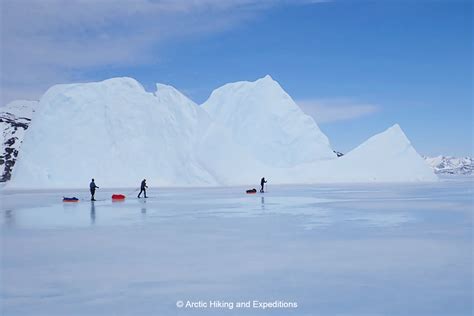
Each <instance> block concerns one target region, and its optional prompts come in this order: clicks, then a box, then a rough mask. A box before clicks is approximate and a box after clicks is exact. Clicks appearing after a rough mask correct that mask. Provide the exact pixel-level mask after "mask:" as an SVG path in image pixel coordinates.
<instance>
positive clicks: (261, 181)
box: [260, 177, 267, 193]
mask: <svg viewBox="0 0 474 316" xmlns="http://www.w3.org/2000/svg"><path fill="white" fill-rule="evenodd" d="M265 183H267V181H266V180H265V177H263V178H262V180H260V186H261V188H260V193H263V192H265V191H263V186H264V185H265Z"/></svg>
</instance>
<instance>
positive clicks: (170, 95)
mask: <svg viewBox="0 0 474 316" xmlns="http://www.w3.org/2000/svg"><path fill="white" fill-rule="evenodd" d="M154 95H155V96H156V97H157V98H158V100H159V101H160V102H165V103H166V102H168V103H175V102H178V103H180V104H186V105H189V106H193V107H194V106H198V105H197V104H196V103H195V102H194V101H192V100H191V99H189V98H188V97H187V96H185V95H184V94H183V93H182V92H181V91H179V90H178V89H176V88H175V87H173V86H170V85H166V84H162V83H157V84H156V91H155V93H154Z"/></svg>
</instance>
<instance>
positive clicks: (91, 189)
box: [89, 179, 99, 201]
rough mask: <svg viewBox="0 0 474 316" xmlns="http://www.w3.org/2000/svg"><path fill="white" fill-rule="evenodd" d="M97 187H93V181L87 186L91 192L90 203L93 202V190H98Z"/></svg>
mask: <svg viewBox="0 0 474 316" xmlns="http://www.w3.org/2000/svg"><path fill="white" fill-rule="evenodd" d="M98 188H99V187H98V186H96V185H95V182H94V179H92V181H91V183H90V184H89V189H90V191H91V201H95V197H94V195H95V189H98Z"/></svg>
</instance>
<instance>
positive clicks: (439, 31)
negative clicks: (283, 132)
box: [1, 0, 473, 155]
mask: <svg viewBox="0 0 474 316" xmlns="http://www.w3.org/2000/svg"><path fill="white" fill-rule="evenodd" d="M472 53H473V51H472V2H471V1H468V0H465V1H460V0H453V1H442V0H439V1H431V0H419V1H417V0H413V1H408V0H399V1H397V0H393V1H390V0H385V1H383V0H380V1H357V0H354V1H350V0H346V1H345V0H339V1H338V0H334V1H308V0H306V1H305V0H302V1H284V0H280V1H279V0H274V1H272V0H267V1H254V0H236V1H225V0H224V1H216V0H203V1H194V2H193V1H180V0H177V1H147V0H137V1H131V0H130V1H128V0H117V1H112V0H108V1H101V2H98V1H75V0H73V1H68V5H65V4H64V1H62V0H46V1H28V0H23V1H22V0H20V1H12V0H5V1H2V75H1V76H2V77H1V83H2V102H3V103H6V102H8V101H10V100H12V99H19V98H30V99H31V98H32V99H37V98H38V97H39V96H40V95H41V94H42V93H43V92H44V91H45V89H47V88H48V87H49V86H50V85H52V84H54V83H63V82H74V81H92V80H101V79H106V78H109V77H115V76H131V77H134V78H136V79H137V80H139V81H140V82H141V83H142V84H143V85H144V86H145V87H146V88H147V89H149V90H152V89H153V86H154V83H155V82H161V83H167V84H171V85H173V86H175V87H177V88H178V89H180V90H181V91H183V92H184V93H185V94H187V95H188V96H189V97H191V98H192V99H193V100H194V101H196V102H198V103H201V102H203V101H204V100H205V99H206V98H207V97H208V96H209V94H210V92H211V91H212V90H213V89H215V88H217V87H218V86H220V85H222V84H224V83H227V82H232V81H238V80H255V79H257V78H259V77H262V76H264V75H266V74H270V75H271V76H272V77H273V78H274V79H275V80H277V81H278V82H279V83H280V84H281V85H282V86H283V88H284V89H285V90H286V91H287V92H288V93H289V94H290V95H291V96H292V97H293V99H294V100H295V101H296V102H297V103H298V104H300V106H301V107H302V108H303V109H304V111H306V112H307V113H308V114H310V115H313V116H314V117H315V118H316V120H317V121H318V122H319V125H320V127H321V129H322V130H323V131H324V132H325V133H326V134H327V135H328V137H329V138H330V140H331V143H332V145H333V147H334V148H335V149H336V150H340V151H343V152H347V151H348V150H350V149H352V148H353V147H355V146H357V145H358V144H360V143H361V142H362V141H364V140H365V139H367V138H368V137H370V136H371V135H373V134H375V133H377V132H380V131H382V130H384V129H386V128H387V127H389V126H391V125H392V124H394V123H399V124H400V125H401V127H402V128H403V129H404V131H405V132H406V134H407V136H408V137H409V138H410V140H411V141H412V143H413V144H414V145H415V148H416V149H417V150H418V152H419V153H420V154H426V155H437V154H447V155H472V152H473V144H472V137H473V129H472V123H473V116H472V101H473V99H472V87H473V86H472V70H473V68H472Z"/></svg>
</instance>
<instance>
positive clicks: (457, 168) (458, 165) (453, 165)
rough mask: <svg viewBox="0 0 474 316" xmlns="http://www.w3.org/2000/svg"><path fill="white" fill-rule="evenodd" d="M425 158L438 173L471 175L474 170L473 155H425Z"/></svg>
mask: <svg viewBox="0 0 474 316" xmlns="http://www.w3.org/2000/svg"><path fill="white" fill-rule="evenodd" d="M424 159H425V160H426V162H427V163H428V165H429V166H430V167H431V168H433V170H434V172H435V173H437V174H454V175H470V174H472V171H473V170H474V162H473V160H472V158H471V157H462V158H457V157H451V156H437V157H424Z"/></svg>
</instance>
